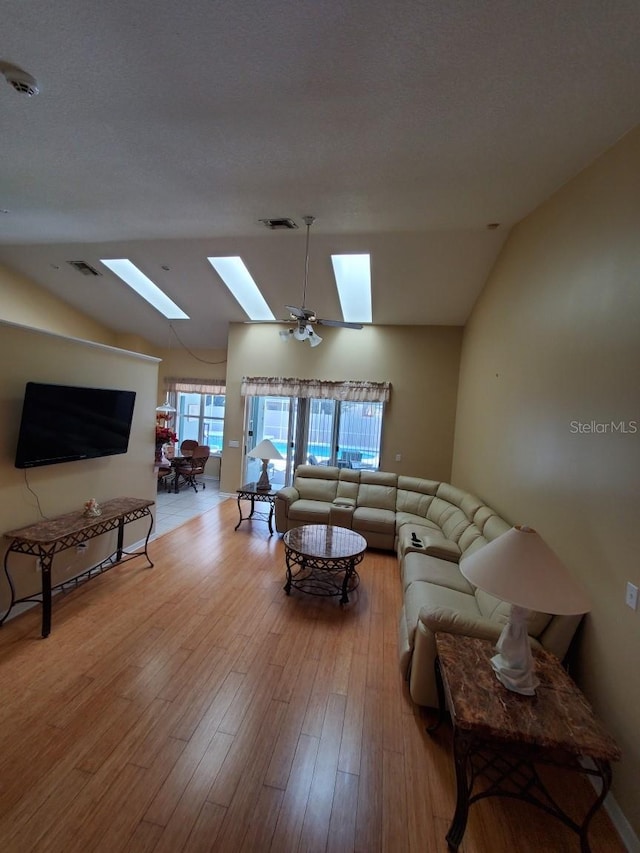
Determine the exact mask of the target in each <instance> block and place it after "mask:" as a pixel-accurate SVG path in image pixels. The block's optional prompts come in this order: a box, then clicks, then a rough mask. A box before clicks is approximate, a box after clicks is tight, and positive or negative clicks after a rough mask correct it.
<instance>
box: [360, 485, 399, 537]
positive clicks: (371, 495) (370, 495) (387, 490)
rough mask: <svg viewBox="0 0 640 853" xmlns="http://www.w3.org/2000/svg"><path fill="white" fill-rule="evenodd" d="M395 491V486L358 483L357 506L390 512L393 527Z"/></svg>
mask: <svg viewBox="0 0 640 853" xmlns="http://www.w3.org/2000/svg"><path fill="white" fill-rule="evenodd" d="M396 491H397V490H396V488H395V486H383V485H380V486H379V485H374V484H372V483H360V488H359V489H358V499H357V503H358V506H359V507H361V506H362V507H372V508H374V509H385V510H388V511H389V512H392V513H393V516H394V527H395V514H396Z"/></svg>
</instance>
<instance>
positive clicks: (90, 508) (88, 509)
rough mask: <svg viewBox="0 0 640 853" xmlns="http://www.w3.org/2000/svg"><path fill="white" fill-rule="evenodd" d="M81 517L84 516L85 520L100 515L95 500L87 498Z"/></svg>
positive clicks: (100, 511)
mask: <svg viewBox="0 0 640 853" xmlns="http://www.w3.org/2000/svg"><path fill="white" fill-rule="evenodd" d="M83 515H86V517H87V518H96V517H97V516H99V515H102V510H101V509H100V504H99V503H98V501H97V500H96V499H95V498H89V500H88V501H86V502H85V505H84V513H83Z"/></svg>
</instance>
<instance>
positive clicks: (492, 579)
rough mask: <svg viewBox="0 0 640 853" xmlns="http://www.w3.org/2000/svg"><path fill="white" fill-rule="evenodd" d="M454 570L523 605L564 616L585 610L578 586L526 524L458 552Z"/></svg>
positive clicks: (584, 598)
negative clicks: (457, 566) (463, 554)
mask: <svg viewBox="0 0 640 853" xmlns="http://www.w3.org/2000/svg"><path fill="white" fill-rule="evenodd" d="M460 571H461V572H462V574H463V575H464V576H465V577H466V578H467V580H468V581H469V582H470V583H472V584H473V585H474V586H477V587H479V588H480V589H482V590H484V591H485V592H488V593H490V594H491V595H495V596H496V598H500V599H502V600H503V601H508V602H509V603H511V604H516V605H518V607H524V608H526V609H527V610H537V611H539V612H541V613H554V614H564V615H567V616H569V615H575V614H579V613H587V612H588V611H589V610H591V603H590V601H589V599H588V597H587V595H586V593H585V592H584V590H583V589H582V587H581V586H580V585H579V584H578V583H577V581H575V580H574V579H573V577H572V576H571V574H570V573H569V571H568V569H567V568H566V566H565V565H564V563H563V562H562V561H561V560H560V558H559V557H558V556H557V554H556V553H555V552H554V551H553V550H552V549H551V548H550V547H549V546H548V545H547V544H546V542H544V540H543V539H542V538H541V537H540V536H539V535H538V533H537V532H536V531H535V530H533V529H531V528H530V527H512V528H511V530H508V531H507V532H506V533H503V534H502V536H498V538H497V539H494V540H493V541H492V542H489V543H487V544H486V545H484V546H483V547H482V548H479V549H478V550H477V551H474V552H473V554H469V556H468V557H463V558H462V560H461V561H460Z"/></svg>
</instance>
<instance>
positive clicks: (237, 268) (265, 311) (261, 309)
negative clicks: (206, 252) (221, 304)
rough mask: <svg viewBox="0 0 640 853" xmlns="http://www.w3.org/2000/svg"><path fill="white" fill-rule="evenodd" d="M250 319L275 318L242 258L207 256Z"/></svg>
mask: <svg viewBox="0 0 640 853" xmlns="http://www.w3.org/2000/svg"><path fill="white" fill-rule="evenodd" d="M207 260H208V261H209V263H210V264H211V266H212V267H213V268H214V270H215V271H216V272H217V273H218V275H219V276H220V278H221V279H222V281H223V282H224V283H225V284H226V286H227V287H228V288H229V290H230V291H231V294H232V295H233V296H234V298H235V299H236V301H237V302H238V303H239V305H240V307H241V308H242V310H243V311H244V312H245V314H246V315H247V317H249V319H250V320H267V321H269V320H275V319H276V318H275V317H274V315H273V313H272V312H271V309H270V308H269V306H268V305H267V303H266V302H265V300H264V297H263V295H262V294H261V293H260V291H259V290H258V285H257V284H256V283H255V281H254V280H253V278H252V277H251V273H250V272H249V270H248V269H247V268H246V266H245V265H244V261H243V260H242V258H239V257H237V256H234V257H228V258H207Z"/></svg>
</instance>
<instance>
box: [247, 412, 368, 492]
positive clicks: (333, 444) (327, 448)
mask: <svg viewBox="0 0 640 853" xmlns="http://www.w3.org/2000/svg"><path fill="white" fill-rule="evenodd" d="M383 411H384V404H383V403H370V402H368V403H359V402H351V401H338V400H320V399H315V398H306V397H271V396H266V397H248V398H247V407H246V426H245V454H246V453H248V452H249V451H250V450H251V449H252V448H254V447H255V446H256V445H257V444H259V443H260V442H261V441H262V439H263V438H268V439H270V440H271V441H272V442H273V444H274V445H275V447H276V448H277V449H278V451H279V452H280V453H281V455H282V457H283V458H282V459H281V460H271V461H270V463H269V479H270V481H271V483H272V484H273V485H274V486H275V487H278V488H280V487H282V486H284V485H288V484H290V483H291V482H292V480H293V472H294V471H295V469H296V468H297V466H298V465H301V464H303V463H306V462H308V463H310V464H312V465H338V466H339V467H347V468H361V469H369V470H375V469H377V468H378V466H379V464H380V443H381V438H382V418H383ZM260 467H261V464H260V462H259V460H255V459H252V458H251V457H248V456H245V482H252V481H254V480H256V479H257V478H258V477H259V475H260Z"/></svg>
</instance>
